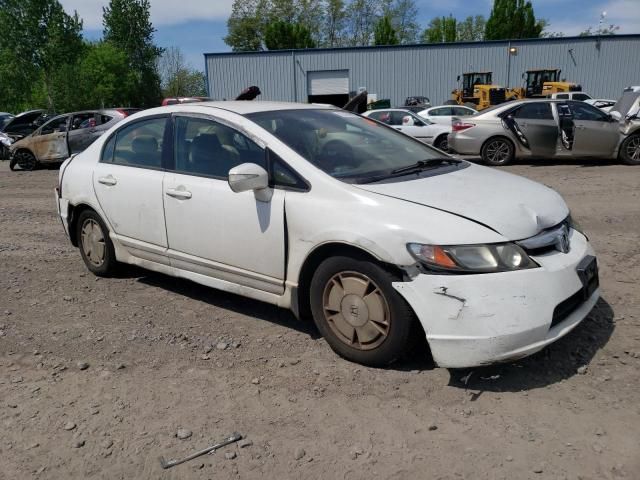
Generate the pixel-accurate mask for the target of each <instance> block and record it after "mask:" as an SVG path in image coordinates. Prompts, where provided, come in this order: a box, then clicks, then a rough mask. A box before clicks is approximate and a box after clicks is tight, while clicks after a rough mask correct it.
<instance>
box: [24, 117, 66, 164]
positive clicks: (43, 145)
mask: <svg viewBox="0 0 640 480" xmlns="http://www.w3.org/2000/svg"><path fill="white" fill-rule="evenodd" d="M68 123H69V117H68V116H66V115H65V116H61V117H56V118H54V119H52V120H50V121H49V122H47V123H45V124H44V125H43V126H42V128H41V129H40V132H39V134H38V135H37V136H35V137H33V143H32V148H33V153H34V154H35V156H36V158H37V159H38V160H50V161H54V160H64V159H66V158H67V157H68V156H69V149H68V146H67V130H68Z"/></svg>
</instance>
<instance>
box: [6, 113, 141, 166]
mask: <svg viewBox="0 0 640 480" xmlns="http://www.w3.org/2000/svg"><path fill="white" fill-rule="evenodd" d="M137 111H139V109H133V108H127V109H124V108H119V109H109V110H87V111H84V112H74V113H67V114H64V115H58V116H57V117H54V118H52V119H51V120H49V121H48V122H47V123H45V124H44V125H42V126H41V127H40V128H38V129H37V130H35V131H34V132H33V133H32V134H31V135H29V136H27V137H25V138H23V139H22V140H19V141H17V142H15V143H14V144H13V145H11V148H10V152H11V153H10V154H11V165H10V166H11V168H13V167H14V166H15V165H18V166H19V167H20V168H22V169H23V170H33V169H34V168H36V167H37V166H38V165H39V164H41V163H59V162H62V161H64V160H65V159H67V158H68V157H69V156H70V155H72V154H74V153H80V152H81V151H83V150H84V149H86V148H87V147H88V146H89V145H91V144H92V143H93V142H94V141H95V140H96V139H97V138H98V137H100V136H101V135H102V134H103V133H104V132H106V131H107V130H109V129H110V128H111V127H112V126H114V125H115V124H116V123H118V122H119V121H121V120H122V119H123V118H126V117H127V116H129V115H130V114H132V113H135V112H137Z"/></svg>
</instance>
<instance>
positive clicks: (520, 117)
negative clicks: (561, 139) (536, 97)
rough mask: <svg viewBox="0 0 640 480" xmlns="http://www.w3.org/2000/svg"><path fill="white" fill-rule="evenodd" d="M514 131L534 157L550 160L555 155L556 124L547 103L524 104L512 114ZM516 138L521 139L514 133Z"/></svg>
mask: <svg viewBox="0 0 640 480" xmlns="http://www.w3.org/2000/svg"><path fill="white" fill-rule="evenodd" d="M512 117H513V120H514V123H515V128H516V130H518V129H519V130H520V132H521V134H522V135H523V136H524V138H525V139H526V141H524V142H522V143H523V144H524V145H525V147H527V148H528V149H529V150H531V154H532V155H533V156H536V157H543V158H550V157H553V156H554V155H555V154H556V149H557V144H558V123H557V121H556V119H555V118H554V117H553V113H552V111H551V104H550V103H549V102H532V103H525V104H523V105H522V106H521V107H519V108H518V109H517V110H515V112H513V114H512ZM514 133H515V134H516V137H518V138H519V139H520V140H521V141H522V137H521V136H520V134H519V133H518V132H517V131H516V132H514Z"/></svg>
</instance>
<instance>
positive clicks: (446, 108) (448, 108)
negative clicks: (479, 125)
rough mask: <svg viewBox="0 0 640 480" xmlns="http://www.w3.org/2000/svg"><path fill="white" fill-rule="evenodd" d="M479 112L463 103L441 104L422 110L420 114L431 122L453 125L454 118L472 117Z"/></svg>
mask: <svg viewBox="0 0 640 480" xmlns="http://www.w3.org/2000/svg"><path fill="white" fill-rule="evenodd" d="M477 113H478V111H477V110H474V109H473V108H469V107H465V106H462V105H440V106H437V107H431V108H427V109H425V110H422V111H421V112H418V115H420V116H421V117H422V118H426V119H427V120H429V121H430V122H434V123H440V124H443V125H449V126H451V122H452V119H453V118H458V119H459V118H461V117H470V116H472V115H475V114H477Z"/></svg>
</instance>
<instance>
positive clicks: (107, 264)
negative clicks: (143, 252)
mask: <svg viewBox="0 0 640 480" xmlns="http://www.w3.org/2000/svg"><path fill="white" fill-rule="evenodd" d="M76 235H77V239H78V247H80V255H82V260H84V263H85V265H86V266H87V268H88V269H89V270H91V272H93V273H94V274H96V275H98V276H108V275H111V274H112V273H114V272H115V270H116V266H117V261H116V254H115V249H114V248H113V243H112V242H111V239H110V238H109V230H108V229H107V227H106V225H105V224H104V222H103V221H102V219H101V218H100V216H99V215H98V214H97V213H96V212H94V211H92V210H85V211H84V212H82V213H81V214H80V218H78V223H77V232H76Z"/></svg>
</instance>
